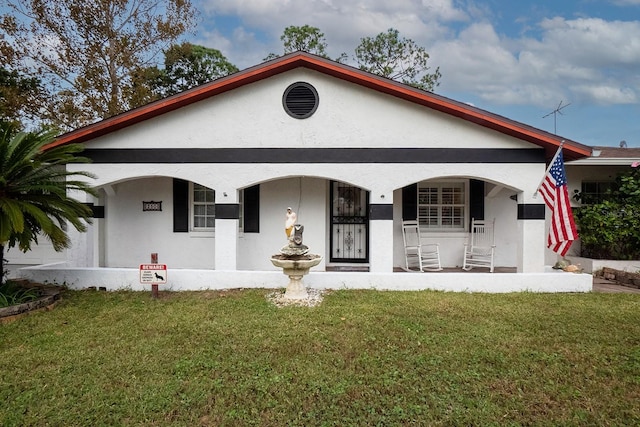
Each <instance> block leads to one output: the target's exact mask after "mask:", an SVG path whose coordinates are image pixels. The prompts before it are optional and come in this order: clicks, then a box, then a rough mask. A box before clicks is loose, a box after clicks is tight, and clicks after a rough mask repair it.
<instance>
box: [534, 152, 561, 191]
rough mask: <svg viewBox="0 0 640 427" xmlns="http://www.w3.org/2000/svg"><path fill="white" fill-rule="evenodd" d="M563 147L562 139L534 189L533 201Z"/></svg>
mask: <svg viewBox="0 0 640 427" xmlns="http://www.w3.org/2000/svg"><path fill="white" fill-rule="evenodd" d="M563 145H564V139H563V140H562V141H560V145H559V146H558V150H557V151H556V154H554V155H553V158H552V159H551V161H550V162H549V167H547V169H546V170H545V171H544V175H542V179H541V180H540V183H539V184H538V186H537V187H536V191H535V192H534V193H533V198H534V199H535V198H536V197H538V190H539V189H540V186H541V185H542V183H543V182H544V180H545V179H546V177H547V174H548V173H549V169H551V167H552V166H553V162H555V161H556V159H557V158H558V155H559V154H560V153H561V152H562V146H563Z"/></svg>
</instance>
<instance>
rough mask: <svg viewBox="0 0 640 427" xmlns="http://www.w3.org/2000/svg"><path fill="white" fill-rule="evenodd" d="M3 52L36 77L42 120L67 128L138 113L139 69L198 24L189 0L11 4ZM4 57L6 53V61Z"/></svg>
mask: <svg viewBox="0 0 640 427" xmlns="http://www.w3.org/2000/svg"><path fill="white" fill-rule="evenodd" d="M8 5H9V10H10V13H9V14H5V15H4V16H2V17H1V20H2V22H1V23H2V26H1V27H2V29H3V31H4V32H5V34H6V36H5V37H0V39H4V42H3V43H2V45H0V47H2V50H3V51H4V52H11V54H12V55H13V56H14V58H13V60H14V63H15V64H16V65H15V66H16V67H17V68H16V70H17V71H24V72H25V75H29V76H39V77H40V78H41V79H42V81H43V85H44V87H46V89H47V92H48V93H46V95H45V96H44V97H42V99H41V103H40V107H41V109H42V111H41V114H42V116H43V118H44V119H45V120H48V121H49V122H50V123H53V124H56V125H58V126H60V127H61V128H66V129H71V128H75V127H78V126H80V125H85V124H88V123H91V122H94V121H96V120H100V119H104V118H107V117H111V116H113V115H115V114H118V113H121V112H123V111H127V110H129V109H131V108H133V107H136V106H138V104H137V102H144V101H145V100H146V97H145V96H141V95H140V93H138V91H139V90H144V89H145V86H144V85H141V84H140V82H139V81H138V79H139V78H140V77H141V73H140V70H141V69H145V68H147V67H149V66H151V65H152V64H154V62H155V59H156V57H157V56H158V54H159V53H160V52H161V50H162V49H163V48H164V47H166V46H167V45H169V44H170V43H173V42H174V41H175V40H176V39H177V38H178V37H179V36H180V35H182V34H184V33H185V32H186V31H187V30H189V29H190V28H192V27H193V25H194V24H195V10H194V9H193V7H192V4H191V0H82V1H80V0H8ZM3 56H4V54H3Z"/></svg>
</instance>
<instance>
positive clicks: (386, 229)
mask: <svg viewBox="0 0 640 427" xmlns="http://www.w3.org/2000/svg"><path fill="white" fill-rule="evenodd" d="M384 201H385V203H384V204H382V203H371V204H370V205H369V271H371V272H372V273H392V272H393V196H392V195H391V194H389V196H387V197H386V198H385V199H384Z"/></svg>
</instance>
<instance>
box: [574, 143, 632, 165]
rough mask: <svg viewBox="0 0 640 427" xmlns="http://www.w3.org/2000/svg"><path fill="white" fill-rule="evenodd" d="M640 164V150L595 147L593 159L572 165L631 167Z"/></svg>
mask: <svg viewBox="0 0 640 427" xmlns="http://www.w3.org/2000/svg"><path fill="white" fill-rule="evenodd" d="M638 162H640V148H627V147H620V148H618V147H593V154H592V156H591V157H587V158H584V159H580V160H576V161H574V162H571V164H572V165H603V166H614V165H631V164H633V163H638Z"/></svg>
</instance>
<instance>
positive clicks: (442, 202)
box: [418, 180, 469, 231]
mask: <svg viewBox="0 0 640 427" xmlns="http://www.w3.org/2000/svg"><path fill="white" fill-rule="evenodd" d="M468 216H469V181H468V180H457V181H422V182H420V183H419V184H418V222H419V223H420V228H422V229H425V230H426V231H465V230H466V228H467V222H468V221H467V219H468Z"/></svg>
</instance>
